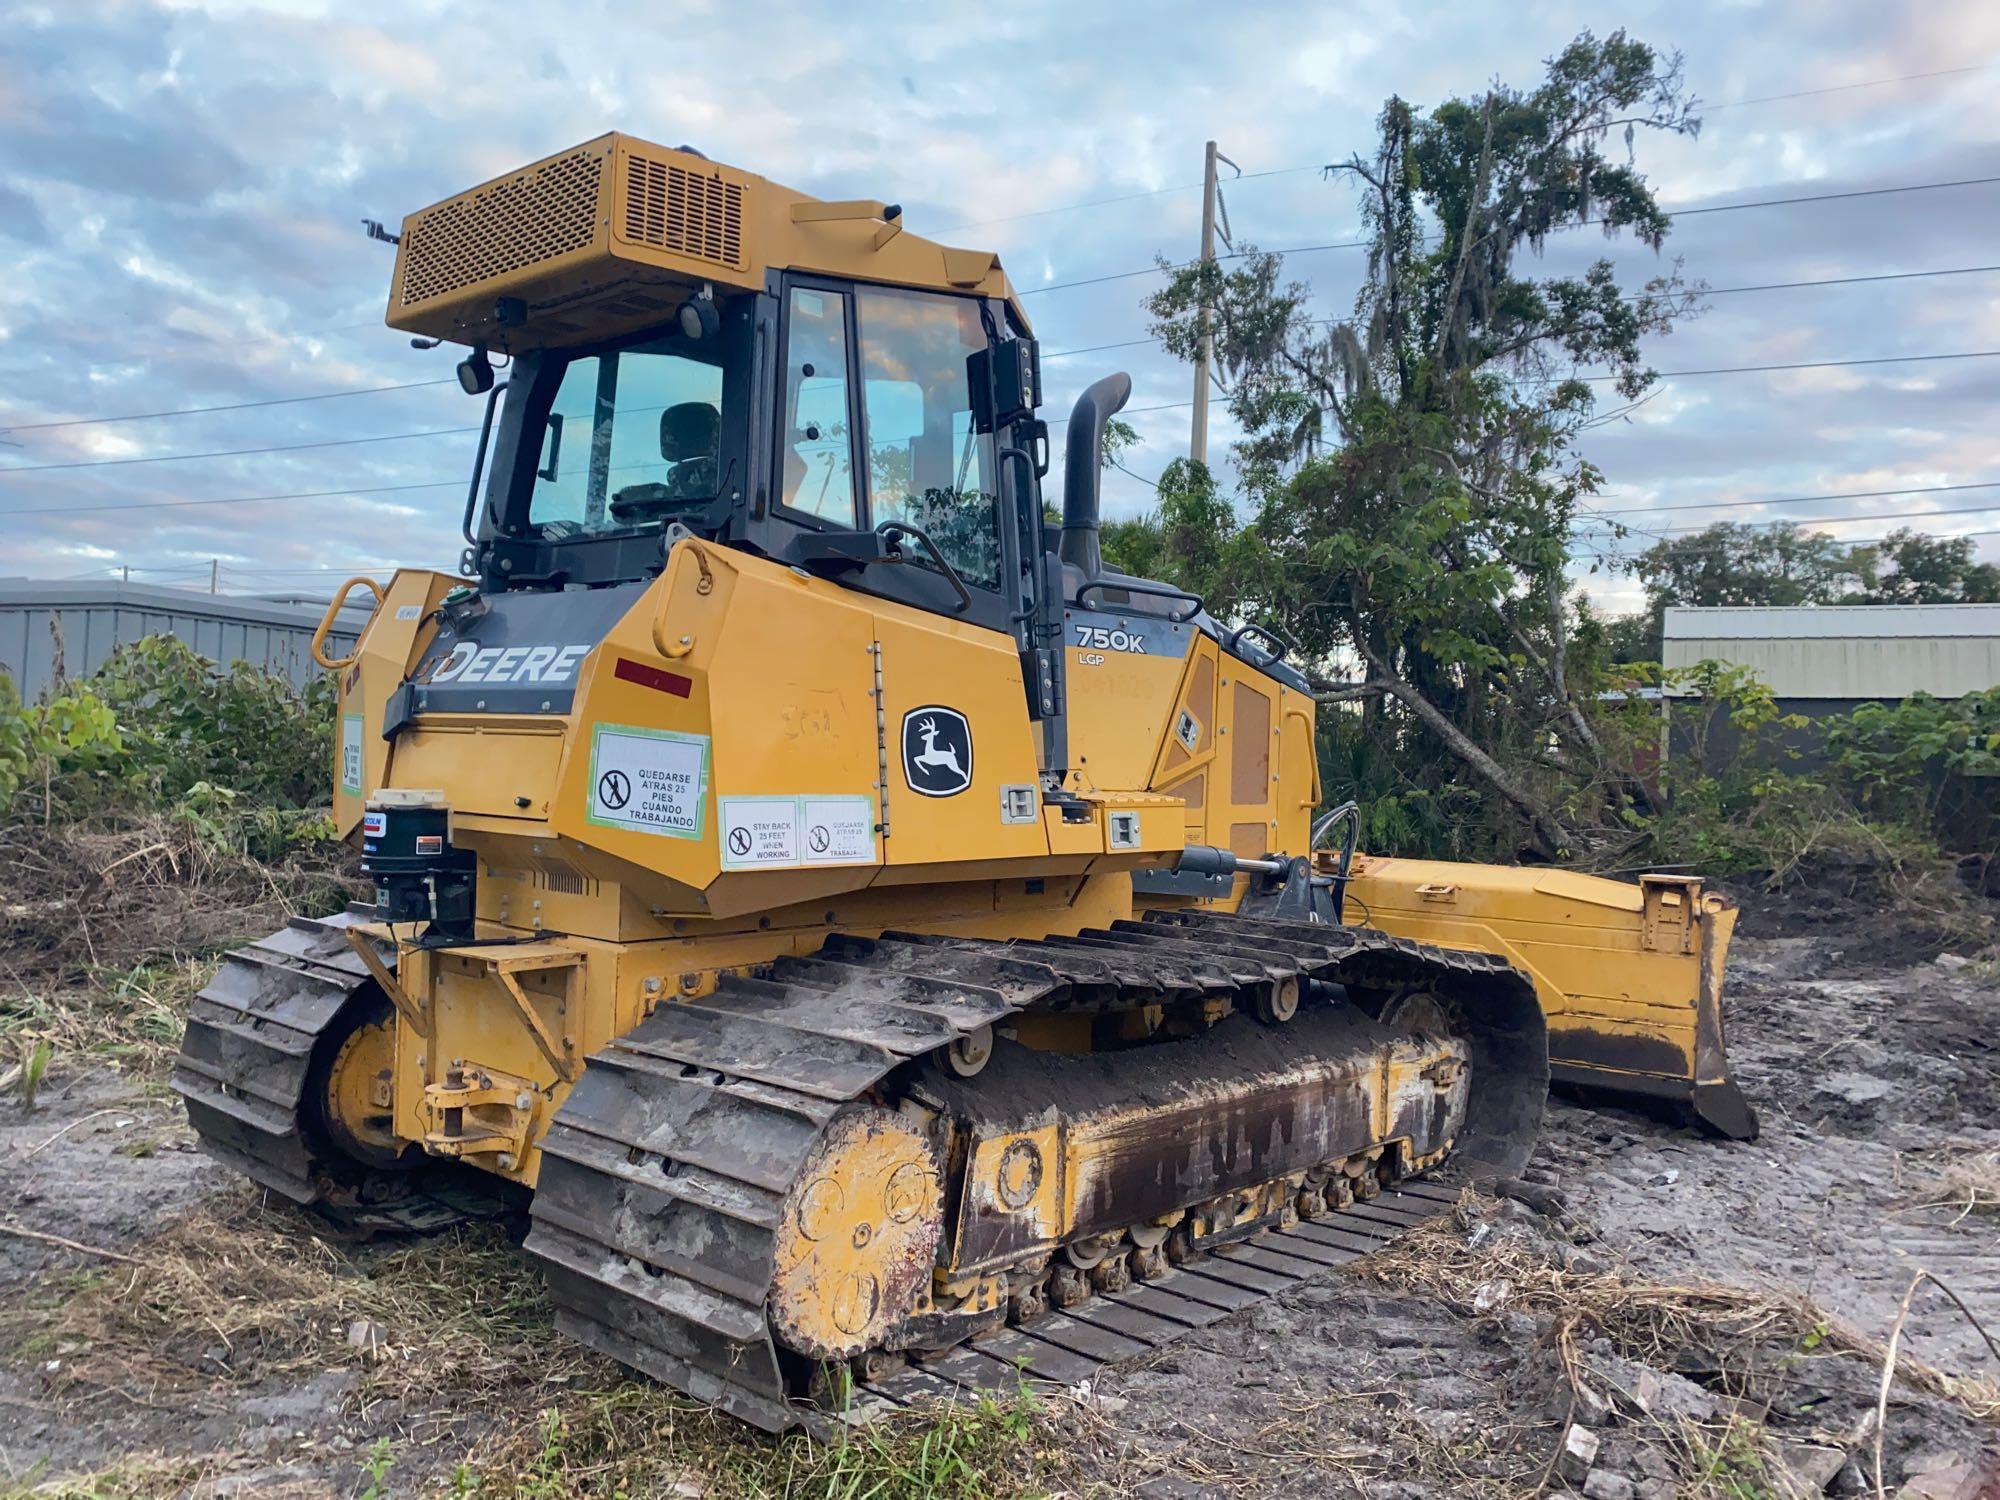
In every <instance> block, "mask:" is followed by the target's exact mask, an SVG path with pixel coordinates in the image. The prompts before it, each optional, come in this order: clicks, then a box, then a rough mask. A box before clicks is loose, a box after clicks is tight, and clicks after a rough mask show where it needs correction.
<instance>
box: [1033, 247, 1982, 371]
mask: <svg viewBox="0 0 2000 1500" xmlns="http://www.w3.org/2000/svg"><path fill="white" fill-rule="evenodd" d="M1992 271H2000V265H1992V266H1941V267H1939V268H1937V269H1936V270H1930V271H1882V272H1876V273H1872V274H1869V275H1865V276H1825V277H1821V278H1819V279H1818V280H1815V281H1767V282H1760V283H1757V284H1755V285H1750V286H1710V287H1700V288H1694V289H1690V295H1692V296H1697V297H1733V296H1735V295H1737V294H1738V293H1741V292H1787V291H1796V290H1798V289H1800V288H1805V287H1822V286H1858V285H1861V284H1863V283H1866V282H1876V281H1919V280H1925V279H1928V278H1932V277H1938V276H1972V275H1977V274H1981V273H1985V272H1992ZM1653 295H1655V294H1654V293H1651V292H1634V293H1633V294H1632V295H1631V296H1629V297H1627V298H1625V300H1626V301H1628V302H1636V301H1638V300H1639V299H1641V298H1643V297H1650V296H1653ZM1341 321H1343V320H1342V319H1339V318H1312V319H1308V320H1307V324H1306V326H1307V327H1312V328H1324V327H1331V326H1332V325H1333V324H1335V323H1339V322H1341ZM1165 342H1166V341H1165V340H1164V339H1157V338H1150V339H1125V340H1123V341H1121V342H1119V343H1115V344H1090V345H1086V346H1085V347H1084V348H1081V349H1056V350H1051V351H1049V352H1047V353H1044V354H1043V355H1042V358H1043V359H1068V358H1070V357H1071V356H1072V355H1077V354H1102V353H1104V352H1105V351H1106V350H1109V349H1136V348H1138V347H1140V346H1141V345H1144V344H1154V345H1163V344H1164V343H1165Z"/></svg>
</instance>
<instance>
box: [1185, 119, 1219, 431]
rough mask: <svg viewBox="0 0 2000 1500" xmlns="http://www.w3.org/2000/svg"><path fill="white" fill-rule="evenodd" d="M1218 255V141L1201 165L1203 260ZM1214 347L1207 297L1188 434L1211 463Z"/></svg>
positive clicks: (1195, 369) (1203, 300) (1211, 143)
mask: <svg viewBox="0 0 2000 1500" xmlns="http://www.w3.org/2000/svg"><path fill="white" fill-rule="evenodd" d="M1214 259H1215V142H1214V141H1210V142H1209V143H1208V150H1207V151H1206V152H1205V153H1204V154H1203V161H1202V169H1201V264H1202V267H1203V269H1206V268H1207V266H1208V264H1209V262H1211V261H1213V260H1214ZM1214 347H1215V335H1214V334H1213V333H1212V332H1211V331H1210V329H1209V308H1208V298H1207V297H1206V296H1204V297H1203V298H1202V302H1201V343H1200V345H1199V347H1198V348H1197V350H1196V353H1195V357H1194V429H1193V431H1192V432H1190V433H1189V434H1188V457H1189V458H1191V459H1193V460H1194V461H1195V462H1196V463H1198V464H1202V465H1206V464H1207V463H1208V357H1209V354H1210V353H1211V352H1212V351H1213V349H1214Z"/></svg>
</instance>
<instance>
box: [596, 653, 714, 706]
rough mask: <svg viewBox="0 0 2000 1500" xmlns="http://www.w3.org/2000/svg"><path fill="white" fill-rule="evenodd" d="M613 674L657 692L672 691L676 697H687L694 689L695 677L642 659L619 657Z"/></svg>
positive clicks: (612, 670) (612, 671)
mask: <svg viewBox="0 0 2000 1500" xmlns="http://www.w3.org/2000/svg"><path fill="white" fill-rule="evenodd" d="M611 675H612V676H614V677H622V678H624V679H625V681H627V682H636V683H638V684H639V686H640V687H649V688H652V689H654V690H655V691H656V692H662V693H672V694H673V695H674V696H675V697H676V698H685V697H686V696H687V695H688V694H689V693H691V692H693V691H694V679H693V678H692V677H683V676H681V674H680V673H678V672H663V671H661V670H660V669H659V668H658V667H649V666H647V665H646V664H645V663H644V662H642V661H627V660H626V659H625V658H624V657H622V656H621V657H620V658H619V659H618V665H617V666H615V667H613V668H612V669H611Z"/></svg>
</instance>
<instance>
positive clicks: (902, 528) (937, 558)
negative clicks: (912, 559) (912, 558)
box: [875, 521, 972, 612]
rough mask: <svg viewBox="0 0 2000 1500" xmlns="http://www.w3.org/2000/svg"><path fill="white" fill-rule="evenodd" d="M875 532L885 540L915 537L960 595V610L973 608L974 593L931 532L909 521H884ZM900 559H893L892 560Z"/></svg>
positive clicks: (953, 589) (955, 591)
mask: <svg viewBox="0 0 2000 1500" xmlns="http://www.w3.org/2000/svg"><path fill="white" fill-rule="evenodd" d="M875 534H876V535H877V536H879V537H882V538H883V539H885V540H886V539H888V538H890V537H897V536H907V537H915V538H916V539H917V541H919V542H921V543H922V544H923V548H924V551H926V552H928V553H929V554H930V556H931V561H932V562H934V563H936V564H937V566H938V571H939V572H940V573H942V574H943V575H944V581H945V582H946V583H948V584H950V585H951V588H952V592H953V593H955V594H957V595H958V611H959V612H962V611H964V610H968V609H970V608H972V594H971V592H970V591H969V590H968V589H967V588H966V586H965V580H964V579H963V578H960V577H959V576H958V569H956V568H954V567H953V566H952V565H951V560H950V559H949V558H947V557H946V556H945V555H944V553H943V552H942V551H941V550H940V549H939V547H938V544H937V543H936V542H934V541H932V540H931V537H930V533H929V532H927V531H925V530H923V529H922V528H920V527H916V526H912V525H910V524H909V523H908V522H907V521H884V522H882V524H881V525H879V526H877V527H876V528H875ZM899 560H900V559H891V561H899Z"/></svg>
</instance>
